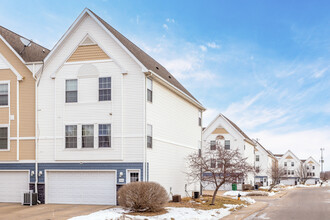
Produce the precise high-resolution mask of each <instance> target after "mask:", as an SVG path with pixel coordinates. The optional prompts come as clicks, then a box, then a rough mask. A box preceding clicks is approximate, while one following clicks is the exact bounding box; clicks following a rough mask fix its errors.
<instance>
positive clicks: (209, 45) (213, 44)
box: [206, 42, 220, 49]
mask: <svg viewBox="0 0 330 220" xmlns="http://www.w3.org/2000/svg"><path fill="white" fill-rule="evenodd" d="M206 45H207V46H208V47H209V48H213V49H218V48H220V45H218V44H216V43H215V42H209V43H207V44H206Z"/></svg>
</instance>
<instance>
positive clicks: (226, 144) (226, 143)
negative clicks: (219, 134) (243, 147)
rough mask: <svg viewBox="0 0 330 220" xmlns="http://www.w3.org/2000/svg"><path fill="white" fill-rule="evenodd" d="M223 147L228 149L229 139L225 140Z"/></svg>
mask: <svg viewBox="0 0 330 220" xmlns="http://www.w3.org/2000/svg"><path fill="white" fill-rule="evenodd" d="M225 149H226V150H229V149H230V140H225Z"/></svg>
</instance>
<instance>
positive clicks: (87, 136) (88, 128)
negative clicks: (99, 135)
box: [81, 125, 94, 148]
mask: <svg viewBox="0 0 330 220" xmlns="http://www.w3.org/2000/svg"><path fill="white" fill-rule="evenodd" d="M81 128H82V130H81V131H82V148H93V147H94V125H82V127H81Z"/></svg>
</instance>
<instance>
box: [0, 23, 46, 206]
mask: <svg viewBox="0 0 330 220" xmlns="http://www.w3.org/2000/svg"><path fill="white" fill-rule="evenodd" d="M48 53H49V50H48V49H46V48H44V47H42V46H40V45H38V44H36V43H35V42H33V41H30V40H28V39H27V38H24V37H22V36H20V35H18V34H16V33H14V32H12V31H10V30H8V29H6V28H4V27H2V26H0V202H21V201H22V196H23V193H24V192H27V191H28V190H29V188H30V187H31V188H33V186H34V182H35V176H36V173H35V156H36V151H35V137H36V126H35V120H36V103H35V90H36V80H35V75H34V74H35V72H36V70H37V69H38V68H39V67H40V65H41V61H42V60H43V59H44V58H45V57H46V56H47V54H48Z"/></svg>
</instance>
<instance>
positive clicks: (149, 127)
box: [147, 125, 152, 148]
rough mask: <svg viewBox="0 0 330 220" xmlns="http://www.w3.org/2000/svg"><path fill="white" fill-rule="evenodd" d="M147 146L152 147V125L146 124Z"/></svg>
mask: <svg viewBox="0 0 330 220" xmlns="http://www.w3.org/2000/svg"><path fill="white" fill-rule="evenodd" d="M147 147H148V148H152V125H147Z"/></svg>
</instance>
